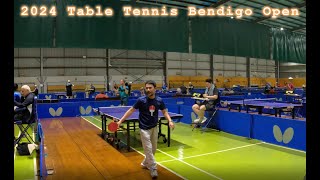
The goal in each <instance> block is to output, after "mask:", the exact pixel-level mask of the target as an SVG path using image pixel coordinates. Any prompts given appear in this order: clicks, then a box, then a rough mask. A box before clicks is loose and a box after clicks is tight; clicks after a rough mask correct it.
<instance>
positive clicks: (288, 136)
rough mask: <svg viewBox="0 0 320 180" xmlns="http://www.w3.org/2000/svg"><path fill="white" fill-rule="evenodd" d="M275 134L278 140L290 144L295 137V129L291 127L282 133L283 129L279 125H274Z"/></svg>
mask: <svg viewBox="0 0 320 180" xmlns="http://www.w3.org/2000/svg"><path fill="white" fill-rule="evenodd" d="M273 135H274V138H275V139H276V140H277V141H278V142H283V143H285V144H288V143H289V142H290V141H291V140H292V138H293V135H294V130H293V128H292V127H289V128H287V129H286V130H285V131H284V133H283V134H282V132H281V129H280V128H279V126H277V125H274V126H273Z"/></svg>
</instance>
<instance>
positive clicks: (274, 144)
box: [263, 142, 307, 153]
mask: <svg viewBox="0 0 320 180" xmlns="http://www.w3.org/2000/svg"><path fill="white" fill-rule="evenodd" d="M263 143H264V144H268V145H272V146H277V147H280V148H284V149H288V150H292V151H297V152H301V153H307V152H306V151H302V150H298V149H293V148H288V147H285V146H280V145H276V144H271V143H268V142H263Z"/></svg>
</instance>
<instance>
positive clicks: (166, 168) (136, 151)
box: [81, 116, 187, 179]
mask: <svg viewBox="0 0 320 180" xmlns="http://www.w3.org/2000/svg"><path fill="white" fill-rule="evenodd" d="M81 118H83V119H85V120H86V121H88V122H89V123H91V122H90V121H89V120H87V119H86V118H84V117H82V116H81ZM91 124H93V123H91ZM93 125H94V126H95V127H97V128H98V129H100V130H102V128H100V127H98V126H96V125H95V124H93ZM121 142H122V143H123V144H125V145H127V144H126V143H125V142H123V141H121ZM131 148H132V149H133V150H134V151H136V152H137V153H139V154H141V155H142V156H145V155H144V154H143V153H141V152H140V151H138V150H136V149H135V148H133V147H131ZM157 164H158V165H160V166H161V167H163V168H164V169H166V170H168V171H170V172H172V173H173V174H175V175H176V176H178V177H180V178H182V179H187V178H185V177H183V176H181V175H180V174H178V173H176V172H174V171H172V170H171V169H169V168H167V167H166V166H164V165H162V164H160V163H158V162H157Z"/></svg>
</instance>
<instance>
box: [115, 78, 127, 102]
mask: <svg viewBox="0 0 320 180" xmlns="http://www.w3.org/2000/svg"><path fill="white" fill-rule="evenodd" d="M118 93H119V95H120V104H121V106H126V105H128V96H129V95H128V93H129V87H128V86H126V85H125V81H124V80H123V79H121V80H120V86H119V88H118Z"/></svg>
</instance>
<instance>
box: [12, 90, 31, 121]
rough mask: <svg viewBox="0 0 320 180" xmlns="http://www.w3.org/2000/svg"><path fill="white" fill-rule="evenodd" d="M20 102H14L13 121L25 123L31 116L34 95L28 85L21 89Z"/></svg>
mask: <svg viewBox="0 0 320 180" xmlns="http://www.w3.org/2000/svg"><path fill="white" fill-rule="evenodd" d="M21 95H22V96H23V98H22V100H21V102H17V101H14V120H22V121H24V122H27V121H28V120H29V119H30V118H31V116H32V105H33V103H34V94H33V93H31V89H30V87H29V86H28V85H23V86H22V87H21Z"/></svg>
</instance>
